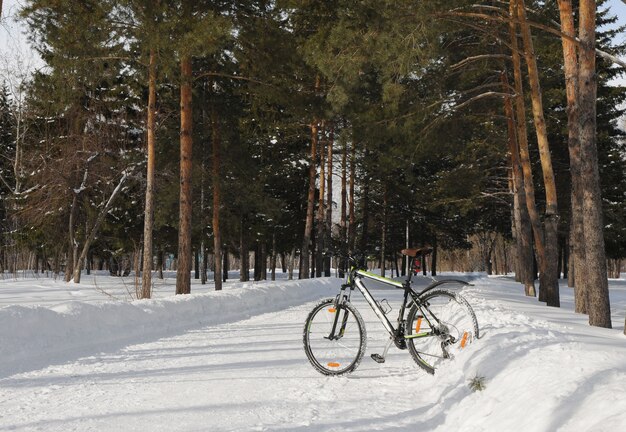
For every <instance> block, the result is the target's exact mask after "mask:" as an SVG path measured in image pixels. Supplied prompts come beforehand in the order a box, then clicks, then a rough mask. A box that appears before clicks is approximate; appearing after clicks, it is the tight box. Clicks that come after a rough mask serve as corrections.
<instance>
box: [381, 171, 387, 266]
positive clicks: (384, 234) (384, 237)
mask: <svg viewBox="0 0 626 432" xmlns="http://www.w3.org/2000/svg"><path fill="white" fill-rule="evenodd" d="M383 187H384V188H385V190H384V191H383V223H382V228H381V233H380V237H381V241H380V274H381V276H383V277H385V272H386V270H387V268H386V265H385V264H386V256H385V255H386V253H387V250H386V248H385V245H386V243H387V204H388V202H387V183H385V185H384V186H383Z"/></svg>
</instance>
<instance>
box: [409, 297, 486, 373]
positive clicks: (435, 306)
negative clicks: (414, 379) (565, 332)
mask: <svg viewBox="0 0 626 432" xmlns="http://www.w3.org/2000/svg"><path fill="white" fill-rule="evenodd" d="M419 300H420V304H419V305H413V307H412V308H411V310H410V311H409V314H408V316H407V326H406V335H405V338H406V342H407V346H408V348H409V352H410V353H411V356H412V357H413V359H414V360H415V362H416V363H417V364H418V365H419V366H420V367H421V368H422V369H424V370H425V371H426V372H428V373H431V374H433V373H435V369H436V368H437V367H439V366H440V365H441V363H442V362H444V361H446V360H450V359H453V358H454V355H455V354H458V353H459V352H461V351H463V350H465V349H467V347H468V346H469V345H470V344H471V343H472V342H474V340H476V339H478V337H479V334H478V322H477V320H476V315H475V314H474V311H473V310H472V307H471V306H470V305H469V303H468V302H467V300H465V299H464V298H463V297H461V296H460V295H459V294H457V293H455V292H453V291H448V290H443V289H439V290H433V291H428V292H426V293H425V294H424V295H423V296H420V297H419Z"/></svg>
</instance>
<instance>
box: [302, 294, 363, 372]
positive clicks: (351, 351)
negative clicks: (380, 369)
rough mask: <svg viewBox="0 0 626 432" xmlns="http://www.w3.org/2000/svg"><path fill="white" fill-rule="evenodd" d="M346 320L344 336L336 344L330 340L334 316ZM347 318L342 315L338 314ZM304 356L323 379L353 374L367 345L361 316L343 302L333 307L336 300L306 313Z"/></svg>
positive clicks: (319, 304)
mask: <svg viewBox="0 0 626 432" xmlns="http://www.w3.org/2000/svg"><path fill="white" fill-rule="evenodd" d="M336 313H339V314H340V315H339V320H340V322H341V320H343V318H344V317H345V318H346V319H347V324H346V327H345V331H344V333H343V334H342V335H341V337H340V338H339V339H337V340H333V341H331V340H329V339H328V335H330V332H331V329H332V325H333V322H334V319H335V314H336ZM342 313H343V314H347V317H346V315H341V314H342ZM302 341H303V343H304V352H305V353H306V356H307V358H308V359H309V362H311V365H313V367H314V368H315V369H316V370H317V371H318V372H320V373H322V374H324V375H343V374H348V373H351V372H353V371H354V370H355V369H356V368H357V367H358V366H359V363H361V360H362V359H363V355H364V354H365V347H366V344H367V333H366V331H365V323H364V322H363V318H361V314H360V313H359V312H358V311H357V310H356V309H355V308H354V306H352V304H350V303H349V302H347V301H346V302H344V303H343V304H342V305H341V306H340V307H338V308H336V307H335V299H326V300H322V301H321V302H320V303H318V304H317V305H316V306H315V307H314V308H313V309H312V310H311V312H310V313H309V315H308V317H307V319H306V321H305V324H304V330H303V335H302Z"/></svg>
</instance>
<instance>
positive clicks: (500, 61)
mask: <svg viewBox="0 0 626 432" xmlns="http://www.w3.org/2000/svg"><path fill="white" fill-rule="evenodd" d="M596 6H597V8H596ZM1 8H2V3H1V2H0V9H1ZM20 19H21V20H23V22H24V23H25V25H26V28H27V31H28V37H29V40H30V42H31V44H32V46H33V47H34V49H35V50H36V52H37V53H38V55H39V56H40V57H41V59H42V61H43V66H42V67H41V68H38V69H36V70H34V71H32V73H28V74H27V75H25V76H24V78H23V79H22V80H21V81H20V82H19V83H18V85H9V84H8V83H7V82H6V81H5V82H4V83H2V82H0V86H2V88H0V156H1V157H0V195H1V200H0V233H1V240H0V271H1V272H2V274H3V275H4V274H7V275H9V276H10V275H12V274H17V272H19V271H20V270H23V269H33V270H35V271H38V272H43V273H47V274H51V275H54V276H55V277H60V278H64V279H65V281H68V282H69V281H73V282H74V283H80V279H81V274H84V273H85V272H87V273H88V272H89V271H91V270H96V269H98V270H102V269H105V270H109V271H110V272H111V274H114V275H122V274H129V273H130V272H131V271H132V272H134V274H135V275H136V290H137V292H136V295H137V297H138V298H150V297H151V290H152V286H153V283H154V280H153V279H154V278H159V277H162V272H163V271H164V270H165V269H171V270H175V271H176V272H177V283H176V293H177V294H185V293H189V292H190V290H191V283H190V280H191V278H194V277H195V278H197V279H201V280H202V283H205V282H207V279H208V277H209V276H210V275H212V276H213V279H214V280H213V281H212V282H213V287H214V288H215V289H216V290H220V289H221V288H222V283H223V282H224V281H225V280H226V278H227V275H228V270H229V269H239V270H240V278H241V281H247V280H248V279H249V278H250V277H251V276H252V278H253V279H254V280H261V279H267V278H274V276H275V272H276V271H277V268H278V271H283V272H285V273H288V274H289V278H292V277H293V278H309V277H321V276H330V275H334V274H335V272H338V271H340V269H341V266H342V263H343V260H342V257H345V256H346V255H348V254H350V255H357V254H360V255H362V256H364V257H366V259H367V262H368V263H369V265H370V266H374V267H376V268H379V269H380V272H381V274H382V275H385V274H386V273H387V272H391V274H392V275H393V274H394V273H395V274H396V275H398V276H399V275H400V274H404V272H405V271H406V266H405V265H404V264H403V263H402V259H401V257H400V256H399V255H398V251H399V250H400V249H402V248H403V247H407V246H411V247H424V246H427V247H430V248H432V254H431V255H430V256H428V257H427V259H425V260H424V261H425V262H424V264H425V265H424V271H427V270H428V271H429V272H431V273H432V274H433V275H435V274H436V273H437V271H438V270H439V271H442V270H446V271H464V272H470V271H484V272H487V273H488V274H491V273H492V272H493V273H501V274H504V273H510V272H514V273H515V275H516V279H517V280H518V281H519V282H520V290H523V291H524V293H525V294H526V295H528V296H538V297H539V300H541V301H543V302H545V303H546V304H547V305H548V306H554V307H558V306H559V283H558V280H559V279H567V280H568V285H569V286H571V287H574V289H575V293H576V294H575V296H576V297H575V298H576V311H577V312H580V313H586V314H588V315H589V323H590V324H591V325H593V326H600V327H610V326H611V320H610V305H609V296H608V278H609V277H619V274H620V270H621V269H622V267H623V266H622V260H623V259H624V258H625V257H626V132H625V130H626V124H625V123H626V122H625V120H624V111H625V110H626V108H625V105H624V103H625V102H626V87H623V86H619V85H616V84H615V82H612V80H614V79H615V78H617V77H620V76H623V75H624V72H626V44H625V43H623V42H620V41H619V40H618V38H616V35H619V34H621V33H623V32H624V31H625V29H624V28H623V27H619V26H616V25H615V23H616V21H617V17H616V16H615V14H614V13H612V11H611V9H610V7H609V4H608V2H607V1H605V0H600V1H597V2H596V1H589V0H580V1H573V2H572V1H571V0H558V1H556V0H546V1H537V0H509V1H499V0H483V1H480V2H475V1H465V0H453V1H450V0H448V1H443V0H429V1H419V0H397V1H389V0H378V1H372V0H363V1H358V2H357V1H346V0H336V1H330V0H318V1H313V0H300V1H294V0H265V1H264V0H241V1H235V2H230V1H215V0H213V1H206V0H196V1H191V0H175V1H161V0H98V1H96V0H85V1H81V2H76V1H71V0H30V1H27V2H25V7H24V8H23V9H22V10H21V11H20ZM250 271H252V275H250ZM268 273H269V274H268Z"/></svg>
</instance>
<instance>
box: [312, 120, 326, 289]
mask: <svg viewBox="0 0 626 432" xmlns="http://www.w3.org/2000/svg"><path fill="white" fill-rule="evenodd" d="M321 133H322V137H323V139H322V140H321V141H320V143H319V154H320V181H319V185H320V186H319V187H320V191H319V197H318V204H317V216H316V218H315V223H316V227H317V234H316V235H315V239H316V246H315V250H316V254H315V277H321V276H322V271H323V270H324V224H325V222H326V219H325V217H324V210H325V207H326V206H325V204H324V200H325V199H326V196H325V192H326V145H327V144H328V138H327V137H326V122H324V121H322V126H321Z"/></svg>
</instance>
